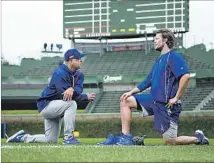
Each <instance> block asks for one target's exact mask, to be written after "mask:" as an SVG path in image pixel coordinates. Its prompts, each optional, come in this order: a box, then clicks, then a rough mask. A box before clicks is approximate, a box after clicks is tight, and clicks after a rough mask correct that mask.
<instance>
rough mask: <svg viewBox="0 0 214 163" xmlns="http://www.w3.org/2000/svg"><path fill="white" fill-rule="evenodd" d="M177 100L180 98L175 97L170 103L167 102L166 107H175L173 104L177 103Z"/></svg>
mask: <svg viewBox="0 0 214 163" xmlns="http://www.w3.org/2000/svg"><path fill="white" fill-rule="evenodd" d="M177 102H178V98H177V97H174V98H172V99H170V100H169V102H168V104H166V107H167V108H169V109H171V108H172V107H173V105H174V104H176V103H177Z"/></svg>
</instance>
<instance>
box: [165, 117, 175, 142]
mask: <svg viewBox="0 0 214 163" xmlns="http://www.w3.org/2000/svg"><path fill="white" fill-rule="evenodd" d="M177 132H178V125H177V123H174V122H172V121H171V122H170V127H169V129H168V130H167V131H166V132H164V133H163V141H164V144H166V145H176V138H177Z"/></svg>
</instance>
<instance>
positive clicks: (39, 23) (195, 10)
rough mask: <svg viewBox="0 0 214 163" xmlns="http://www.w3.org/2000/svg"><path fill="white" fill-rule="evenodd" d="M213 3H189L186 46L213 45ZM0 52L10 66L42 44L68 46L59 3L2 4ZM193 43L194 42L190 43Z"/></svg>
mask: <svg viewBox="0 0 214 163" xmlns="http://www.w3.org/2000/svg"><path fill="white" fill-rule="evenodd" d="M213 6H214V1H211V0H210V1H198V0H190V32H188V33H187V34H186V36H185V40H184V43H185V44H186V46H187V47H189V46H191V45H193V44H194V42H195V43H196V44H197V43H201V42H202V41H203V42H204V43H205V44H206V45H207V48H208V49H209V48H210V47H211V44H210V43H214V39H213V37H214V21H213V15H214V8H213ZM1 7H2V10H1V11H2V13H1V16H2V28H1V29H2V53H3V55H4V57H5V59H6V60H8V61H9V62H11V63H12V64H18V63H19V56H22V57H33V58H40V54H41V53H40V51H41V50H42V47H43V43H44V42H47V43H51V42H52V43H54V44H55V43H62V44H63V47H64V48H63V49H64V50H66V49H67V48H69V47H70V43H69V41H68V40H65V39H63V33H62V25H63V24H62V18H63V11H62V1H7V0H5V1H2V6H1ZM194 40H195V41H194Z"/></svg>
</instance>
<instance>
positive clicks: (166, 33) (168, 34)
mask: <svg viewBox="0 0 214 163" xmlns="http://www.w3.org/2000/svg"><path fill="white" fill-rule="evenodd" d="M158 33H160V34H162V37H163V39H167V42H166V44H167V45H168V47H169V49H172V48H173V47H174V46H175V35H174V33H173V32H172V31H170V30H169V29H161V30H159V31H157V32H156V34H158Z"/></svg>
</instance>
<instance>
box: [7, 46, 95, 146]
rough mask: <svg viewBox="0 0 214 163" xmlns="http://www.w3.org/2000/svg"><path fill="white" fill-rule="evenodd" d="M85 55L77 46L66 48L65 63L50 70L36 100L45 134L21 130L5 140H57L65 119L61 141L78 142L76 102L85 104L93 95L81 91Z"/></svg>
mask: <svg viewBox="0 0 214 163" xmlns="http://www.w3.org/2000/svg"><path fill="white" fill-rule="evenodd" d="M84 56H85V54H82V53H81V52H80V51H78V50H77V49H69V50H68V51H67V52H66V53H65V54H64V63H63V64H61V65H60V66H59V67H58V68H57V69H56V70H55V71H54V72H53V74H52V77H51V78H50V82H49V83H48V85H47V87H46V88H45V89H44V91H43V92H42V93H41V96H40V97H39V99H38V100H37V108H38V111H39V112H40V114H41V115H42V116H43V117H44V126H45V134H37V135H30V134H26V133H25V131H24V130H20V131H18V132H17V133H15V134H14V135H13V136H11V137H9V138H8V139H7V143H8V142H25V143H36V142H37V143H56V142H57V140H58V138H59V134H60V130H61V120H62V118H64V139H63V144H70V145H72V144H80V142H79V141H78V140H77V139H76V138H75V137H74V135H73V132H74V129H75V117H76V110H77V103H79V104H81V103H83V104H85V103H86V104H87V103H88V102H90V101H93V100H94V98H95V94H83V93H82V92H83V81H84V74H83V73H82V72H80V71H78V69H80V66H81V63H82V61H81V58H82V57H84Z"/></svg>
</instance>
